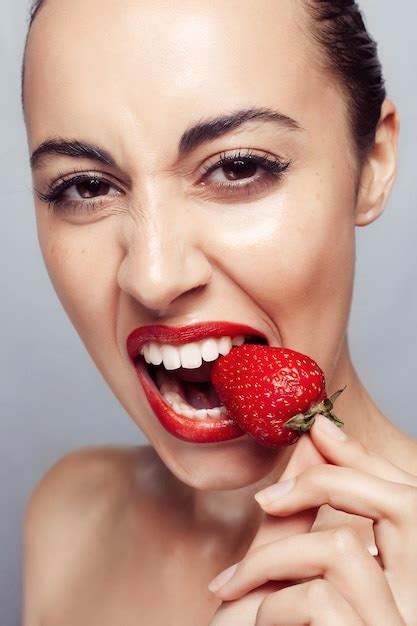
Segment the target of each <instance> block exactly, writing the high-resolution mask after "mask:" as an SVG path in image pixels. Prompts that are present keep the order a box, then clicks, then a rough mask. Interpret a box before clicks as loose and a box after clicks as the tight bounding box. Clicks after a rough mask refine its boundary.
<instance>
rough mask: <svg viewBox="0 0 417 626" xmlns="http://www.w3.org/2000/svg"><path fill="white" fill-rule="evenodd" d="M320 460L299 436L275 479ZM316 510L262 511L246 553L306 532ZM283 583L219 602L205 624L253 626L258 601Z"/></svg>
mask: <svg viewBox="0 0 417 626" xmlns="http://www.w3.org/2000/svg"><path fill="white" fill-rule="evenodd" d="M322 463H326V460H325V459H324V457H323V456H322V455H321V454H320V453H319V451H318V450H317V448H316V447H315V445H314V443H313V442H312V440H311V438H310V437H308V436H303V437H300V439H299V440H298V442H297V444H296V445H295V446H294V450H293V452H292V454H291V457H290V460H289V462H288V465H287V467H286V468H285V470H284V472H283V474H282V476H281V477H280V481H279V482H282V481H284V480H286V479H288V478H292V477H294V476H297V475H298V474H300V473H301V472H302V471H304V470H305V469H307V468H308V467H312V466H313V465H317V464H322ZM317 511H318V507H316V508H312V509H310V510H309V511H301V512H298V513H295V514H294V515H289V516H286V517H274V516H272V515H269V514H268V513H265V517H264V519H263V520H262V523H261V525H260V527H259V529H258V532H257V534H256V536H255V538H254V539H253V541H252V543H251V545H250V547H249V550H248V553H249V552H250V551H251V550H254V549H256V548H257V547H258V546H261V545H264V544H266V543H268V542H270V541H273V540H276V539H280V538H283V537H288V536H290V535H294V534H296V533H302V532H307V531H308V530H310V528H311V527H312V525H313V523H314V520H315V518H316V514H317ZM285 586H286V585H285V584H284V583H280V582H276V581H273V582H269V583H266V584H264V585H262V586H261V587H258V588H257V589H255V590H253V591H250V592H249V593H247V594H246V595H244V596H242V597H241V598H239V599H238V600H235V601H231V602H223V603H222V604H221V605H220V607H219V608H218V609H217V611H216V613H215V614H214V616H213V618H212V620H211V621H210V624H209V626H254V624H255V622H256V615H257V613H258V609H259V607H260V605H261V604H262V601H263V600H264V599H265V598H266V597H267V596H268V595H269V594H270V593H271V592H273V591H276V590H277V589H282V588H283V587H285Z"/></svg>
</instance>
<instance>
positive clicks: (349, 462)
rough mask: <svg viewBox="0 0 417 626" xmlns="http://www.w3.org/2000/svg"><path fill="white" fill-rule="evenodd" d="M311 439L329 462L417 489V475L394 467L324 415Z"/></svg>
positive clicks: (312, 429)
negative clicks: (342, 436) (340, 437)
mask: <svg viewBox="0 0 417 626" xmlns="http://www.w3.org/2000/svg"><path fill="white" fill-rule="evenodd" d="M332 434H333V436H332ZM342 434H344V435H345V436H346V438H345V439H337V438H334V436H337V435H339V436H340V435H342ZM309 436H310V437H311V439H312V441H313V443H314V445H315V446H316V448H317V449H318V451H319V452H320V453H321V454H322V455H323V456H324V457H325V459H326V460H327V461H329V462H330V463H333V464H335V465H344V466H347V467H352V468H354V469H358V470H361V471H363V472H366V473H367V474H374V475H375V476H379V478H384V479H385V480H392V481H395V482H398V483H405V484H407V485H412V486H414V487H416V486H417V476H414V475H413V474H410V473H409V472H406V471H405V470H403V469H401V468H400V467H398V466H397V465H394V464H393V463H391V462H390V461H388V460H387V459H385V458H384V457H383V456H380V455H379V454H376V453H375V452H373V451H371V450H368V449H367V448H366V447H365V446H364V445H363V444H362V443H360V442H359V441H358V440H357V439H355V438H354V437H351V436H349V435H348V434H347V433H346V431H344V430H343V429H342V428H339V427H337V426H335V425H334V424H332V422H331V421H330V420H329V419H328V418H327V417H324V416H323V415H317V416H316V419H315V422H314V424H313V426H312V427H311V429H310V431H309Z"/></svg>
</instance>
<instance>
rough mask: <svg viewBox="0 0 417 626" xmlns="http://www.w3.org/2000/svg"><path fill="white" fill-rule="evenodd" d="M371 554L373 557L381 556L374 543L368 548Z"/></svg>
mask: <svg viewBox="0 0 417 626" xmlns="http://www.w3.org/2000/svg"><path fill="white" fill-rule="evenodd" d="M366 548H367V550H368V552H369V554H372V556H378V554H379V550H378V548H377V547H376V545H375V544H374V543H370V544H368V545H367V546H366Z"/></svg>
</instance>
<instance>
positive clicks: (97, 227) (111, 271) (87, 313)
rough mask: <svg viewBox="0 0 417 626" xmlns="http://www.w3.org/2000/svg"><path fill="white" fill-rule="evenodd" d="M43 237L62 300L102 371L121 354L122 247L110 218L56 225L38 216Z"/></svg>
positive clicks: (44, 256) (44, 247) (46, 255)
mask: <svg viewBox="0 0 417 626" xmlns="http://www.w3.org/2000/svg"><path fill="white" fill-rule="evenodd" d="M38 236H39V243H40V246H41V250H42V255H43V258H44V261H45V265H46V268H47V270H48V274H49V276H50V279H51V282H52V284H53V286H54V289H55V291H56V293H57V295H58V297H59V300H60V302H61V304H62V306H63V307H64V309H65V311H66V313H67V315H68V317H69V318H70V320H71V322H72V323H73V325H74V327H75V328H76V330H77V332H78V333H79V335H80V337H81V338H82V340H83V343H84V344H85V346H86V348H87V350H88V352H89V353H90V354H91V356H92V358H93V360H94V361H95V362H96V364H97V365H98V366H99V368H100V369H101V370H102V371H103V369H104V370H105V368H106V363H109V357H111V358H117V350H116V344H115V340H114V333H115V329H116V315H117V310H118V299H119V292H118V290H117V283H116V282H115V280H114V277H115V275H116V273H117V268H118V266H119V264H120V257H121V251H119V249H118V247H117V245H115V241H114V229H113V228H111V227H110V224H108V223H107V224H106V220H103V221H101V222H100V223H96V224H94V225H91V227H90V226H82V227H80V228H79V227H74V226H71V225H69V224H65V223H60V224H59V226H58V227H55V226H53V225H52V223H47V222H46V220H42V218H38ZM110 352H111V353H112V354H110ZM104 355H105V357H106V358H105V359H104V358H103V356H104ZM100 361H103V362H100ZM113 363H114V361H113Z"/></svg>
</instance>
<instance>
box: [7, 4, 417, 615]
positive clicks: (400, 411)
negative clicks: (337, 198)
mask: <svg viewBox="0 0 417 626" xmlns="http://www.w3.org/2000/svg"><path fill="white" fill-rule="evenodd" d="M5 4H6V6H5V5H4V0H3V2H2V12H1V21H0V59H1V65H0V71H1V76H0V81H1V85H2V96H1V97H2V110H1V118H0V137H1V144H0V161H1V163H0V178H1V180H0V184H1V198H2V207H1V213H2V216H3V217H2V218H1V222H2V237H1V242H2V243H1V248H0V260H1V263H2V271H1V275H0V281H1V285H0V290H1V291H0V293H1V295H2V298H1V307H0V327H1V329H2V331H1V335H2V336H1V343H2V350H1V356H0V380H1V385H0V391H1V394H0V415H1V420H0V494H1V506H2V509H1V514H0V626H12V625H18V624H19V623H20V604H21V564H20V563H21V524H22V514H23V510H24V505H25V502H26V501H27V499H28V496H29V494H30V492H31V491H32V489H33V487H34V485H35V483H36V482H37V481H38V480H39V478H40V477H41V475H42V474H43V473H44V472H45V471H46V469H47V468H48V467H49V466H50V465H51V464H52V463H53V462H54V461H55V460H57V459H58V458H59V457H60V456H62V455H63V454H64V453H66V452H67V451H69V450H71V449H73V448H76V447H79V446H82V445H89V444H104V443H131V442H137V443H144V442H145V441H146V440H145V438H144V437H143V435H142V434H141V433H140V432H139V430H138V429H137V427H135V426H134V425H133V423H132V422H131V420H130V418H129V416H128V415H127V414H126V413H125V412H124V410H123V409H122V408H121V407H120V405H119V404H118V401H117V400H116V399H115V398H114V397H113V395H112V393H111V392H110V390H109V389H108V388H107V387H106V386H105V383H104V382H103V380H102V379H101V376H100V374H99V373H98V372H97V371H96V369H95V367H94V365H93V363H92V361H90V357H89V356H88V354H87V352H86V350H85V349H84V347H83V345H82V343H81V341H80V340H79V338H78V335H77V334H76V333H75V331H74V330H73V328H72V326H71V325H70V322H69V321H68V319H67V318H66V315H65V313H64V311H63V310H62V309H61V305H60V303H59V301H58V299H57V297H56V295H55V292H54V291H53V289H52V287H51V285H50V283H49V279H48V276H47V273H46V270H45V268H44V265H43V260H42V258H41V255H40V252H39V250H38V242H37V236H36V228H35V216H34V209H33V206H32V197H31V188H30V177H29V170H28V165H27V160H28V156H27V152H26V138H25V133H24V127H23V122H22V117H21V113H20V103H19V97H20V93H19V88H20V86H19V80H20V60H21V54H22V47H23V39H24V34H25V28H26V17H27V7H28V1H27V0H7V2H6V3H5ZM360 4H361V6H362V7H363V9H364V12H365V15H366V17H367V21H368V25H369V27H370V30H371V32H372V33H373V34H374V36H375V37H376V39H377V41H378V42H379V46H380V53H381V58H382V61H383V64H384V68H385V75H386V79H387V87H388V91H389V95H390V96H391V97H393V98H394V99H395V101H396V102H397V105H398V106H399V109H400V113H401V117H402V134H401V141H400V158H401V167H400V173H399V177H398V179H397V184H396V187H395V190H394V193H393V195H392V197H391V201H390V204H389V206H388V209H387V211H386V213H385V215H383V216H382V218H381V219H380V220H378V221H377V222H376V223H375V224H373V225H371V226H369V227H367V228H364V229H357V242H358V253H357V273H356V288H355V296H354V302H353V309H352V315H351V324H350V342H351V350H352V355H353V360H354V363H356V366H357V368H358V370H359V373H360V374H361V376H362V378H363V380H364V382H365V384H366V386H367V388H368V390H369V392H370V393H371V395H372V396H373V397H374V399H375V400H376V402H377V403H378V404H379V406H380V407H381V408H382V410H383V411H384V412H385V414H386V415H388V416H390V417H392V419H393V420H394V421H395V422H396V424H398V426H399V427H400V428H401V429H402V430H403V431H404V432H406V433H408V434H409V435H411V436H413V437H417V416H416V414H415V408H414V407H415V396H414V391H415V390H414V386H415V384H416V383H415V374H416V367H415V352H416V349H417V332H416V329H415V323H416V317H417V289H416V281H417V262H416V250H415V248H416V242H417V217H416V206H417V202H416V201H417V185H416V174H415V150H416V146H417V72H416V70H417V67H416V66H417V49H416V46H415V18H416V15H417V10H416V8H415V2H414V0H401V1H400V2H399V3H395V9H393V3H392V2H391V0H362V2H361V3H360ZM56 355H59V356H58V357H57V356H56ZM63 357H64V358H63ZM63 368H65V369H66V372H65V376H64V372H63ZM68 380H70V381H72V384H71V385H70V386H69V385H68V383H67V382H66V381H68Z"/></svg>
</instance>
